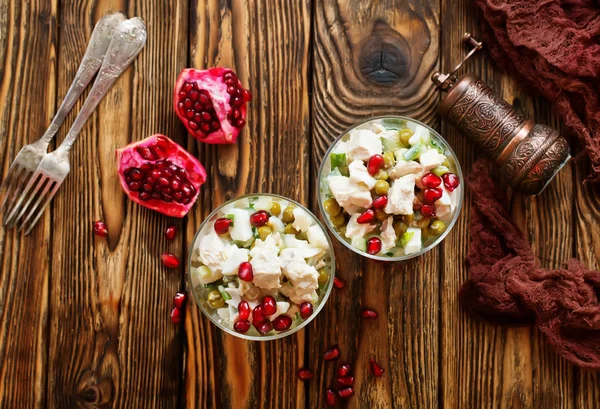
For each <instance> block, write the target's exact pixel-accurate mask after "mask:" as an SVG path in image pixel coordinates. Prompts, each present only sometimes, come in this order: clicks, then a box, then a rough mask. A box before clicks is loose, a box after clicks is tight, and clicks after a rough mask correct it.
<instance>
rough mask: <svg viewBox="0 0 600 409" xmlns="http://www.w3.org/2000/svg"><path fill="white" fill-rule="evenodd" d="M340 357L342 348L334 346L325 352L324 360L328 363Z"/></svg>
mask: <svg viewBox="0 0 600 409" xmlns="http://www.w3.org/2000/svg"><path fill="white" fill-rule="evenodd" d="M339 357H340V348H339V347H338V346H337V345H334V346H332V347H331V348H330V349H328V350H327V351H325V355H323V359H325V360H326V361H333V360H336V359H338V358H339Z"/></svg>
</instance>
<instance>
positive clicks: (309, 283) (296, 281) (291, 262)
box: [281, 248, 319, 303]
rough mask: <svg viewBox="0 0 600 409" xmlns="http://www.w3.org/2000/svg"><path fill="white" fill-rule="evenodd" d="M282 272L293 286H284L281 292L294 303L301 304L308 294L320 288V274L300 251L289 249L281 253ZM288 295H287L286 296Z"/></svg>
mask: <svg viewBox="0 0 600 409" xmlns="http://www.w3.org/2000/svg"><path fill="white" fill-rule="evenodd" d="M281 264H282V267H281V270H282V272H283V274H284V275H285V276H286V277H287V279H288V280H289V281H290V282H291V283H292V286H291V287H290V286H289V285H284V286H283V287H282V288H281V292H282V293H284V295H286V296H287V297H289V298H290V300H291V301H292V302H295V303H299V302H302V301H300V300H301V299H303V298H304V296H306V295H307V294H311V293H312V292H313V291H315V290H316V289H317V288H319V273H318V272H317V270H316V269H315V268H314V267H312V266H309V265H308V264H307V263H306V261H305V260H304V258H303V257H302V254H301V253H300V252H299V251H298V249H293V248H287V249H283V250H282V251H281ZM286 293H287V294H286Z"/></svg>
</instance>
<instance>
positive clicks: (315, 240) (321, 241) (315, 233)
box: [306, 224, 329, 250]
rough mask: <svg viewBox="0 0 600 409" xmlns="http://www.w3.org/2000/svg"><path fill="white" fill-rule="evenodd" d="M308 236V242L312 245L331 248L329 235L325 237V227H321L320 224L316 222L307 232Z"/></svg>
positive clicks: (324, 248)
mask: <svg viewBox="0 0 600 409" xmlns="http://www.w3.org/2000/svg"><path fill="white" fill-rule="evenodd" d="M306 236H307V237H308V242H309V243H310V245H311V246H313V247H317V248H320V249H323V250H327V249H328V248H329V243H328V242H327V237H325V233H323V229H321V227H320V226H318V225H316V224H315V225H314V226H310V227H309V228H308V231H307V232H306Z"/></svg>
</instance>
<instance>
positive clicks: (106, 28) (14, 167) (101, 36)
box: [0, 13, 126, 222]
mask: <svg viewBox="0 0 600 409" xmlns="http://www.w3.org/2000/svg"><path fill="white" fill-rule="evenodd" d="M125 18H126V17H125V15H124V14H123V13H114V14H109V15H107V16H105V17H103V18H102V19H101V20H100V21H99V22H98V23H97V24H96V26H95V27H94V31H93V32H92V36H91V37H90V42H89V43H88V47H87V50H86V51H85V55H84V56H83V59H82V60H81V64H80V65H79V69H78V70H77V74H76V75H75V79H74V80H73V83H72V84H71V87H70V88H69V91H68V92H67V95H65V99H64V100H63V102H62V104H61V105H60V108H58V112H57V113H56V115H55V116H54V119H52V123H51V124H50V126H49V127H48V129H47V130H46V132H45V133H44V135H43V136H42V137H41V138H40V139H39V140H38V141H37V142H34V143H32V144H29V145H25V146H23V148H21V150H20V151H19V153H18V154H17V157H16V158H15V159H14V161H13V163H12V164H11V165H10V168H9V169H8V173H7V174H6V178H5V179H4V182H2V186H0V197H2V196H4V197H3V200H2V204H1V205H0V213H2V211H3V210H4V208H5V206H6V213H5V219H4V220H5V222H6V221H7V218H6V215H8V214H10V213H11V212H12V209H13V208H14V205H15V203H16V201H17V199H18V197H19V192H20V191H21V189H22V188H23V186H25V185H26V184H27V182H28V181H29V179H30V177H31V176H32V175H33V172H35V170H36V169H37V167H38V165H39V164H40V162H41V161H42V158H43V157H44V155H45V154H46V152H47V150H48V145H49V144H50V141H51V140H52V138H54V135H56V132H57V131H58V128H60V126H61V125H62V123H63V122H64V120H65V118H66V116H67V114H68V113H69V112H71V109H72V108H73V105H75V102H76V101H77V100H78V99H79V97H80V96H81V93H82V92H83V90H84V89H85V88H86V87H87V86H88V84H89V83H90V81H92V78H94V75H96V72H97V71H98V69H99V68H100V66H101V65H102V61H103V60H104V56H105V55H106V51H107V50H108V45H109V44H110V40H111V38H112V36H113V34H114V32H115V30H116V29H117V26H118V25H119V24H121V23H122V22H123V21H125Z"/></svg>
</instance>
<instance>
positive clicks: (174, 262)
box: [160, 253, 179, 268]
mask: <svg viewBox="0 0 600 409" xmlns="http://www.w3.org/2000/svg"><path fill="white" fill-rule="evenodd" d="M160 259H161V260H162V263H163V264H164V266H165V267H169V268H177V267H179V259H178V258H177V256H175V255H174V254H171V253H163V254H162V256H160Z"/></svg>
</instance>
